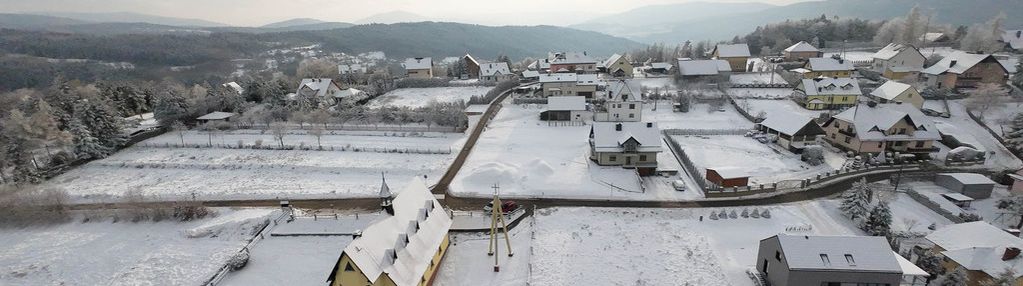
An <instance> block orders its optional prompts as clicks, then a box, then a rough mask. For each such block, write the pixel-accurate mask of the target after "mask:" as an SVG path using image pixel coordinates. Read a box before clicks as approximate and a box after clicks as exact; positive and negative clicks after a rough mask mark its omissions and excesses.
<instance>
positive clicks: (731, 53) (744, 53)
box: [714, 44, 750, 58]
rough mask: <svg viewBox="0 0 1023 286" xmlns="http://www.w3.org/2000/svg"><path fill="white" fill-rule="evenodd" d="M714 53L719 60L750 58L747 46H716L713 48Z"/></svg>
mask: <svg viewBox="0 0 1023 286" xmlns="http://www.w3.org/2000/svg"><path fill="white" fill-rule="evenodd" d="M714 52H716V53H717V56H718V57H721V58H731V57H749V56H750V53H749V46H748V45H746V44H734V45H717V46H715V47H714Z"/></svg>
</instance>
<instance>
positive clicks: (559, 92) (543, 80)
mask: <svg viewBox="0 0 1023 286" xmlns="http://www.w3.org/2000/svg"><path fill="white" fill-rule="evenodd" d="M599 83H600V82H599V80H598V79H597V75H596V74H574V73H554V74H541V75H540V87H541V89H542V94H543V97H551V96H575V95H578V96H583V97H586V98H593V95H594V94H595V93H596V92H597V85H598V84H599Z"/></svg>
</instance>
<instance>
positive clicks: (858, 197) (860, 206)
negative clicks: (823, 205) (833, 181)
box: [838, 179, 870, 220]
mask: <svg viewBox="0 0 1023 286" xmlns="http://www.w3.org/2000/svg"><path fill="white" fill-rule="evenodd" d="M868 191H869V187H868V186H867V180H866V179H861V180H860V181H858V182H855V183H853V188H852V189H850V190H848V191H846V192H845V193H842V205H841V206H839V207H838V209H839V210H842V213H844V214H845V215H846V216H848V217H849V219H852V220H857V219H861V218H865V217H866V216H867V213H868V211H869V210H870V195H869V194H868Z"/></svg>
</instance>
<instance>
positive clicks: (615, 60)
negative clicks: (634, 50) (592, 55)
mask: <svg viewBox="0 0 1023 286" xmlns="http://www.w3.org/2000/svg"><path fill="white" fill-rule="evenodd" d="M633 68H634V67H633V66H632V62H631V61H629V58H628V57H626V56H624V55H619V54H614V55H612V56H611V57H610V58H607V60H606V61H604V62H603V63H601V67H600V69H601V70H603V71H604V72H606V73H607V74H609V75H611V76H613V77H615V78H630V77H632V72H633Z"/></svg>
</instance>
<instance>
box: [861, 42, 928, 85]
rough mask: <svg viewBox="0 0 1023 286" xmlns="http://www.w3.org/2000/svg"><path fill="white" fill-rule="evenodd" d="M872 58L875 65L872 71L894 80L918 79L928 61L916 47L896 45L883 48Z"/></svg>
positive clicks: (892, 44)
mask: <svg viewBox="0 0 1023 286" xmlns="http://www.w3.org/2000/svg"><path fill="white" fill-rule="evenodd" d="M872 58H873V59H874V64H873V65H872V66H871V69H872V70H873V71H874V72H877V73H880V74H881V75H882V76H884V77H886V78H888V79H893V80H898V79H903V78H906V77H911V78H915V77H917V76H918V75H919V74H920V71H921V70H923V69H924V62H925V61H926V60H927V58H926V57H924V55H923V54H921V53H920V50H918V49H917V48H916V47H913V46H910V45H903V44H896V43H891V44H888V45H887V46H885V47H884V48H881V50H878V51H877V52H876V53H874V55H873V56H872Z"/></svg>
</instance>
